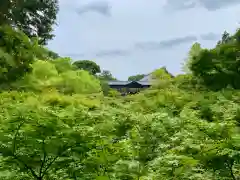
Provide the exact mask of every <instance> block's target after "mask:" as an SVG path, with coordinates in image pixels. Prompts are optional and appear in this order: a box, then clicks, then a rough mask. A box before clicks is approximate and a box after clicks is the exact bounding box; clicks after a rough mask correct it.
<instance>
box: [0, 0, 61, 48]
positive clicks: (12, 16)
mask: <svg viewBox="0 0 240 180" xmlns="http://www.w3.org/2000/svg"><path fill="white" fill-rule="evenodd" d="M58 10H59V7H58V0H47V1H39V0H35V1H32V0H18V1H16V0H13V1H9V0H1V2H0V26H1V25H6V24H7V25H11V26H14V27H17V28H19V29H20V30H22V31H23V32H24V33H25V34H27V35H28V36H29V37H35V36H37V37H39V43H40V44H44V45H45V44H46V43H47V41H48V40H51V39H52V38H53V37H54V35H53V34H52V31H53V25H54V24H55V23H56V16H57V12H58Z"/></svg>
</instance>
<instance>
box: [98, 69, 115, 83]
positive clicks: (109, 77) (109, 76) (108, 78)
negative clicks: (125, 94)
mask: <svg viewBox="0 0 240 180" xmlns="http://www.w3.org/2000/svg"><path fill="white" fill-rule="evenodd" d="M98 77H99V78H100V80H106V81H111V80H116V78H114V77H113V76H112V73H111V72H110V71H108V70H103V71H102V72H101V74H99V76H98Z"/></svg>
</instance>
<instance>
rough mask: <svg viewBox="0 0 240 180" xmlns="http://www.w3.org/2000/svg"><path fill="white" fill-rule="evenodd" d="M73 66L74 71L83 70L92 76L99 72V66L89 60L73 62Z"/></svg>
mask: <svg viewBox="0 0 240 180" xmlns="http://www.w3.org/2000/svg"><path fill="white" fill-rule="evenodd" d="M73 65H74V66H75V67H76V69H83V70H85V71H88V72H89V73H90V74H93V75H96V74H97V73H100V72H101V69H100V66H99V65H97V64H96V63H95V62H93V61H90V60H80V61H75V62H74V63H73Z"/></svg>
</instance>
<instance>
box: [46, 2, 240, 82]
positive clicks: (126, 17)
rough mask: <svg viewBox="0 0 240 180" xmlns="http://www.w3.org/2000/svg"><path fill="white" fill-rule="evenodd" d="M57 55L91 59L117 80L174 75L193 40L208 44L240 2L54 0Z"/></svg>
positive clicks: (228, 24) (235, 17)
mask: <svg viewBox="0 0 240 180" xmlns="http://www.w3.org/2000/svg"><path fill="white" fill-rule="evenodd" d="M59 1H60V11H59V13H58V20H57V23H58V25H57V26H56V27H55V28H54V34H55V38H54V39H53V40H52V41H50V42H49V44H48V47H49V48H50V49H51V50H53V51H55V52H57V53H58V54H59V55H61V56H67V57H71V58H72V59H73V60H74V61H75V60H85V59H88V60H92V61H94V62H96V63H97V64H98V65H99V66H100V67H101V69H102V70H109V71H111V73H112V74H113V76H114V77H116V78H117V79H119V80H126V79H127V78H128V77H129V76H131V75H135V74H148V73H150V72H152V71H153V70H155V69H158V68H161V67H163V66H165V67H166V68H167V70H168V71H169V72H170V73H172V74H173V75H177V74H181V73H182V63H183V62H184V59H185V58H186V57H187V54H188V51H189V49H190V47H191V45H192V44H193V43H194V42H199V43H201V45H202V47H204V48H212V47H214V45H215V44H216V42H217V41H218V40H220V38H221V34H222V33H223V32H224V31H225V30H226V31H228V32H229V33H234V32H235V31H236V29H237V28H238V27H239V23H240V0H81V1H80V0H59Z"/></svg>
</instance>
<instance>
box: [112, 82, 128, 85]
mask: <svg viewBox="0 0 240 180" xmlns="http://www.w3.org/2000/svg"><path fill="white" fill-rule="evenodd" d="M129 83H131V81H108V85H126V84H129Z"/></svg>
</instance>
